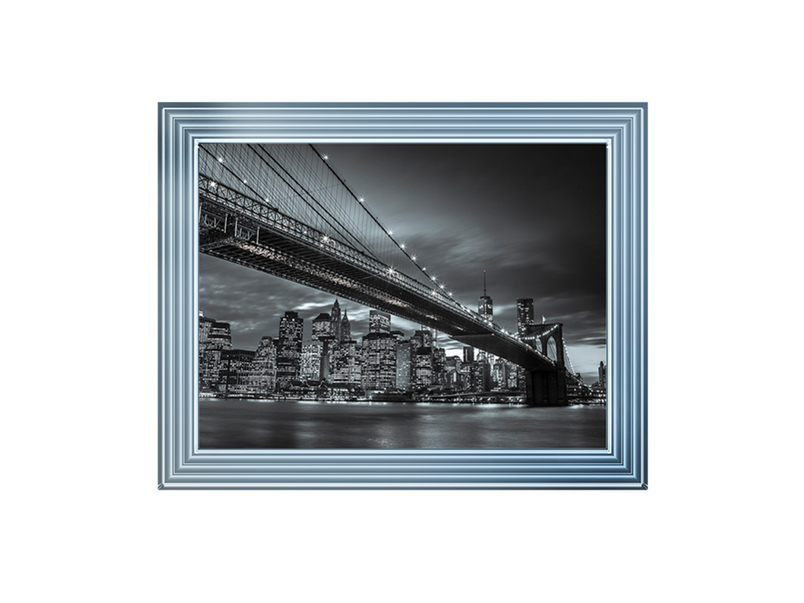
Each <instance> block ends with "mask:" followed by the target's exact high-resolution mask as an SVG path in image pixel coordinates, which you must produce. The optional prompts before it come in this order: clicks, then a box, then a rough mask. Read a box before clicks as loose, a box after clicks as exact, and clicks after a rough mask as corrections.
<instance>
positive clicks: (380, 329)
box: [369, 310, 391, 333]
mask: <svg viewBox="0 0 804 603" xmlns="http://www.w3.org/2000/svg"><path fill="white" fill-rule="evenodd" d="M390 332H391V315H390V314H388V313H386V312H379V311H378V310H372V311H371V312H369V333H390Z"/></svg>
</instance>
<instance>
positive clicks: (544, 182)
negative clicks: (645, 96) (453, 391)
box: [199, 144, 606, 383]
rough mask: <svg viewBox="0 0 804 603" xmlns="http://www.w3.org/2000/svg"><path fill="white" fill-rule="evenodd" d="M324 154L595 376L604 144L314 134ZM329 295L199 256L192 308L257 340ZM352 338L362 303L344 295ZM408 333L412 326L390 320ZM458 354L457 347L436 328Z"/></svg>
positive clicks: (444, 268)
mask: <svg viewBox="0 0 804 603" xmlns="http://www.w3.org/2000/svg"><path fill="white" fill-rule="evenodd" d="M317 148H318V149H319V150H320V151H321V152H322V153H325V154H327V155H328V157H329V159H328V160H329V162H330V164H331V165H332V166H333V167H334V168H335V169H336V170H337V171H338V172H339V173H340V175H341V176H342V177H343V178H344V179H345V180H346V181H347V182H348V183H349V185H350V187H351V188H352V189H353V190H354V191H355V192H356V193H357V194H358V195H361V196H363V197H365V199H366V202H367V204H368V205H369V206H370V207H371V210H372V211H373V212H374V213H375V215H377V216H378V217H379V218H380V220H381V221H382V222H383V224H385V225H386V226H387V227H388V228H391V229H393V231H394V236H395V238H396V239H397V240H399V241H404V242H405V243H406V245H407V249H408V250H410V251H411V252H412V253H415V254H416V255H417V256H418V258H419V260H420V262H421V263H423V264H424V265H426V266H427V270H428V272H430V273H435V274H437V275H438V277H439V281H440V282H444V283H446V284H447V286H448V288H449V289H450V290H452V291H453V293H454V297H455V298H456V299H457V300H458V301H460V302H461V303H463V304H465V305H467V306H469V307H471V308H474V309H477V299H478V297H479V296H481V295H482V294H483V271H484V270H485V271H486V279H487V288H488V295H489V296H490V297H491V298H492V299H493V300H494V319H495V322H497V323H498V324H499V325H501V326H502V327H503V328H506V329H508V330H509V331H511V330H516V300H517V298H519V297H532V298H533V300H534V310H535V315H536V319H537V321H540V320H541V316H542V315H544V317H545V318H546V320H547V322H563V323H564V338H565V340H566V342H567V346H568V348H569V353H570V357H571V359H572V363H573V366H574V368H575V370H576V371H580V372H581V373H582V375H583V377H584V380H585V381H586V382H587V383H592V382H594V381H596V380H597V365H598V363H599V362H600V361H601V360H602V361H605V344H606V263H605V262H606V148H605V145H602V144H594V145H592V144H589V145H582V144H567V145H559V144H501V145H488V144H474V145H472V144H465V145H453V144H426V145H419V144H372V145H366V144H321V145H317ZM333 302H334V297H333V296H332V295H330V294H328V293H322V292H320V291H317V290H315V289H310V288H308V287H305V286H302V285H297V284H295V283H291V282H289V281H285V280H282V279H279V278H276V277H272V276H270V275H267V274H263V273H261V272H257V271H255V270H250V269H247V268H243V267H241V266H238V265H235V264H231V263H229V262H225V261H222V260H218V259H216V258H212V257H209V256H206V255H204V254H201V256H200V261H199V307H200V309H201V310H202V311H203V312H204V314H205V315H206V316H210V317H212V318H214V319H216V320H220V321H225V322H229V323H230V324H231V326H232V339H233V344H234V346H235V347H237V348H243V349H254V348H256V346H257V343H258V342H259V339H260V337H262V336H263V335H271V336H276V334H277V332H278V328H279V318H280V317H281V316H282V314H283V313H284V312H285V311H286V310H296V311H298V312H299V314H300V316H302V317H303V318H304V319H305V333H306V335H307V336H309V332H310V322H311V319H313V318H315V317H316V316H317V315H318V314H319V313H320V312H328V311H329V309H330V307H331V306H332V303H333ZM340 305H341V308H342V309H343V308H345V309H346V310H347V311H348V313H349V318H350V321H351V323H352V333H353V337H354V338H355V339H358V340H359V338H360V337H361V336H362V335H364V334H365V333H367V332H368V313H369V308H366V307H364V306H359V305H358V304H356V303H354V302H351V301H348V300H343V299H341V300H340ZM391 322H392V328H395V329H400V330H403V331H405V332H406V334H408V335H410V334H412V331H413V330H414V329H415V328H417V327H416V325H414V324H412V323H410V322H408V321H406V320H403V319H401V318H397V317H393V318H392V321H391ZM439 341H440V342H441V344H442V345H443V346H444V347H446V348H447V350H448V352H447V353H448V355H449V354H450V350H455V353H456V354H459V353H460V352H459V350H460V348H461V345H460V344H458V343H457V342H454V341H452V340H449V339H448V338H447V337H446V336H445V335H441V336H440V337H439Z"/></svg>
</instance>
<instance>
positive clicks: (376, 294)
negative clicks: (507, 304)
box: [199, 174, 564, 374]
mask: <svg viewBox="0 0 804 603" xmlns="http://www.w3.org/2000/svg"><path fill="white" fill-rule="evenodd" d="M199 203H200V211H199V251H201V252H202V253H206V254H208V255H211V256H214V257H218V258H221V259H224V260H227V261H230V262H234V263H237V264H240V265H243V266H246V267H248V268H252V269H255V270H259V271H262V272H266V273H268V274H272V275H275V276H279V277H281V278H284V279H287V280H290V281H294V282H296V283H300V284H303V285H307V286H309V287H313V288H315V289H319V290H321V291H326V292H328V293H332V294H334V295H337V296H340V297H344V298H346V299H350V300H352V301H354V302H357V303H359V304H363V305H365V306H369V307H371V308H375V309H378V310H381V311H384V312H388V313H389V314H393V315H395V316H400V317H402V318H406V319H408V320H410V321H412V322H415V323H417V324H422V325H426V326H428V327H431V328H433V329H435V330H437V331H440V332H442V333H446V334H447V335H449V336H450V337H452V338H453V339H455V340H456V341H459V342H461V343H464V344H466V345H471V346H473V347H476V348H478V349H481V350H484V351H486V352H489V353H491V354H494V355H495V356H499V357H501V358H504V359H506V360H510V361H511V362H513V363H515V364H517V365H519V366H521V367H523V368H525V369H526V370H528V371H530V372H539V373H553V374H555V373H558V372H560V373H563V372H564V367H563V365H559V364H557V363H556V362H554V361H553V360H552V359H550V358H549V357H548V356H546V355H544V354H542V353H541V352H539V351H537V350H535V349H533V348H532V347H530V346H529V345H527V344H525V343H522V342H521V341H519V340H518V339H516V338H515V337H513V336H511V335H510V334H508V333H506V332H505V331H503V330H502V329H501V328H500V327H499V326H498V325H494V324H489V323H488V322H487V321H485V320H484V319H483V318H482V317H481V316H480V315H479V314H477V313H476V312H474V311H472V310H471V309H469V308H467V307H466V306H462V305H461V304H459V303H458V302H457V301H455V300H453V299H451V298H450V297H448V296H447V295H446V294H444V293H443V292H442V291H439V290H438V289H433V288H431V287H428V286H426V285H424V284H422V283H421V282H419V281H417V280H416V279H414V278H411V277H409V276H407V275H405V274H403V273H402V272H399V271H397V270H395V269H394V268H392V267H391V266H387V265H384V264H382V263H381V262H379V261H377V260H376V259H374V258H372V257H370V256H368V255H366V254H364V253H363V252H361V251H359V250H357V249H355V248H354V247H352V246H349V245H347V244H345V243H343V242H342V241H340V240H336V239H334V238H331V237H329V236H328V235H326V234H325V233H322V232H321V231H318V230H316V229H314V228H312V227H310V226H308V225H306V224H303V223H301V222H299V221H297V220H294V219H293V218H291V217H289V216H287V215H285V214H283V213H281V212H280V211H278V210H277V209H275V208H272V207H270V206H269V205H268V204H267V203H265V202H262V201H260V200H258V199H255V198H251V197H249V196H247V195H245V194H243V193H242V192H241V191H237V190H234V189H232V188H229V187H226V186H224V185H223V184H220V183H217V182H214V181H213V180H212V179H211V178H209V177H208V176H205V175H203V174H201V175H199Z"/></svg>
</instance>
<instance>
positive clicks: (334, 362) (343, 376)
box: [329, 341, 361, 386]
mask: <svg viewBox="0 0 804 603" xmlns="http://www.w3.org/2000/svg"><path fill="white" fill-rule="evenodd" d="M329 358H330V359H329V362H330V367H329V371H330V381H331V382H332V384H333V385H349V386H354V385H360V382H361V367H360V362H359V360H358V350H357V342H356V341H342V342H340V344H339V345H338V346H337V347H335V348H333V349H332V350H331V352H330V356H329Z"/></svg>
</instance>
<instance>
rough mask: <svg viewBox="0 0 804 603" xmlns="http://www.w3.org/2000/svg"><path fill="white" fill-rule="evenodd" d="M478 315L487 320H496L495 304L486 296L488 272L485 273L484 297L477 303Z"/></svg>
mask: <svg viewBox="0 0 804 603" xmlns="http://www.w3.org/2000/svg"><path fill="white" fill-rule="evenodd" d="M477 313H478V314H480V316H482V317H483V318H485V319H486V320H490V321H493V320H494V302H492V301H491V298H490V297H489V296H488V295H486V271H485V270H484V271H483V295H482V296H481V297H480V299H479V300H478V301H477Z"/></svg>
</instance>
